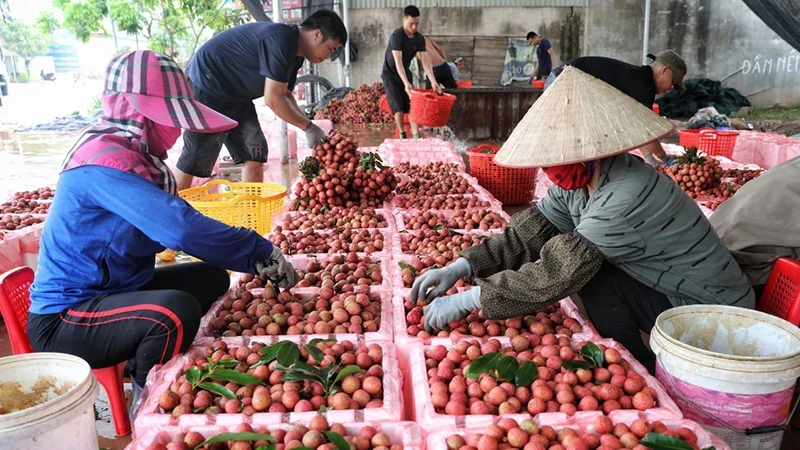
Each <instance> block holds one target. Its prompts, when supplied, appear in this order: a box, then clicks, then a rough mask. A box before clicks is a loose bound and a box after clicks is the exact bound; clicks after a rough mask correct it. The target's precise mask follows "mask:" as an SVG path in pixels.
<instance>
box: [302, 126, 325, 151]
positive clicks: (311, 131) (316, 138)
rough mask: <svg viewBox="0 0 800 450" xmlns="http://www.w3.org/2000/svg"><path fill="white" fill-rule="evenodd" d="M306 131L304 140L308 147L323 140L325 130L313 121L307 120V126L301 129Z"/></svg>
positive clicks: (314, 145)
mask: <svg viewBox="0 0 800 450" xmlns="http://www.w3.org/2000/svg"><path fill="white" fill-rule="evenodd" d="M303 131H304V132H305V133H306V142H308V148H312V149H313V148H314V147H316V146H317V145H320V144H322V143H324V142H325V132H324V131H322V128H320V127H318V126H316V125H315V124H314V122H308V126H307V127H306V128H305V129H304V130H303Z"/></svg>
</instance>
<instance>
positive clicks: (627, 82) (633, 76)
mask: <svg viewBox="0 0 800 450" xmlns="http://www.w3.org/2000/svg"><path fill="white" fill-rule="evenodd" d="M647 56H648V57H650V59H652V60H653V62H651V63H650V64H648V65H645V66H635V65H633V64H628V63H626V62H623V61H619V60H616V59H612V58H605V57H602V56H583V57H580V58H576V59H573V60H572V61H570V62H568V63H566V64H565V65H564V66H561V67H558V68H556V69H554V70H553V72H552V73H551V74H550V76H549V77H547V81H546V82H545V85H544V88H545V90H547V88H548V87H550V85H551V84H552V83H553V81H555V79H556V77H558V75H560V74H561V72H562V71H563V70H564V67H565V66H572V67H575V68H576V69H580V70H582V71H583V72H585V73H588V74H589V75H591V76H593V77H595V78H599V79H601V80H603V81H605V82H606V83H608V84H610V85H611V86H614V87H615V88H617V89H618V90H619V91H621V92H622V93H623V94H625V95H627V96H628V97H631V98H633V99H634V100H636V101H637V102H639V103H641V104H642V105H644V106H646V107H647V108H652V106H653V103H655V101H656V95H662V94H664V93H666V92H667V91H669V90H670V89H673V88H676V89H680V90H683V89H684V87H683V78H684V77H685V76H686V63H685V62H684V61H683V58H681V56H680V55H678V54H677V53H676V52H675V51H673V50H664V51H663V52H661V53H659V54H658V55H657V56H656V55H652V54H650V55H647ZM640 150H641V151H642V154H643V155H644V156H645V159H646V160H647V162H648V163H649V164H651V165H654V164H655V163H657V161H656V160H655V157H657V158H658V159H660V160H661V161H663V162H664V163H667V164H670V163H671V162H672V160H673V159H674V157H671V156H670V155H667V154H666V152H664V149H663V148H662V147H661V143H660V142H658V141H656V142H653V143H651V144H648V145H646V146H645V147H642V148H641V149H640ZM654 156H655V157H654Z"/></svg>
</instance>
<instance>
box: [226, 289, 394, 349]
mask: <svg viewBox="0 0 800 450" xmlns="http://www.w3.org/2000/svg"><path fill="white" fill-rule="evenodd" d="M345 281H346V280H345ZM345 287H349V290H348V291H345V290H344V288H345ZM353 287H354V285H352V284H349V285H345V286H343V287H340V289H339V291H340V292H339V293H338V294H337V293H334V287H333V286H328V285H326V286H324V287H323V288H321V289H320V290H319V292H318V293H316V294H311V295H310V298H304V297H302V296H296V295H294V294H292V293H291V292H289V291H283V292H281V293H280V294H276V293H275V289H274V288H273V287H272V285H271V284H268V285H267V286H266V287H265V288H264V290H263V292H261V293H256V294H254V293H253V292H251V291H247V290H246V291H244V292H242V294H241V296H240V297H239V298H236V299H226V300H224V301H223V302H222V305H221V306H220V308H219V310H217V312H216V317H215V318H214V319H213V320H212V321H211V331H212V334H213V335H215V336H222V337H232V336H267V335H269V336H278V335H299V334H329V333H357V334H360V333H364V332H374V331H378V329H379V328H380V326H381V298H380V296H379V295H377V294H370V292H369V285H363V284H362V285H360V286H359V288H360V289H359V292H358V293H356V292H354V290H353Z"/></svg>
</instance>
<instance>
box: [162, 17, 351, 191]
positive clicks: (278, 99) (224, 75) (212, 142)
mask: <svg viewBox="0 0 800 450" xmlns="http://www.w3.org/2000/svg"><path fill="white" fill-rule="evenodd" d="M345 44H347V29H346V28H345V26H344V23H342V19H340V18H339V16H337V15H336V13H334V12H332V11H328V10H320V11H317V12H315V13H314V14H312V15H310V16H309V17H308V18H307V19H306V20H304V21H303V23H301V24H300V26H299V27H298V26H297V25H287V24H281V23H271V22H270V23H267V22H258V23H246V24H244V25H239V26H237V27H234V28H231V29H229V30H225V31H223V32H222V33H220V34H218V35H216V36H214V37H213V38H211V40H210V41H208V42H206V43H205V44H203V46H202V47H200V49H199V50H197V53H195V54H194V56H193V57H192V60H191V61H190V62H189V66H188V67H187V68H186V73H187V74H188V76H189V81H190V83H191V85H192V89H193V90H194V98H195V100H197V101H199V102H200V103H202V104H204V105H206V106H208V107H210V108H211V109H213V110H214V111H217V112H220V113H222V114H225V115H227V116H229V117H231V118H232V119H234V120H236V121H238V122H239V125H238V126H237V127H235V128H234V129H232V130H228V131H222V132H218V133H195V132H192V131H188V130H187V132H186V133H184V135H183V140H184V146H183V152H181V156H180V158H179V159H178V163H177V168H178V170H177V171H176V177H177V179H178V190H184V189H187V188H189V187H190V186H191V184H192V180H193V178H194V177H201V178H208V177H210V176H211V171H212V170H213V168H214V163H215V162H216V161H217V158H218V157H219V151H220V150H221V149H222V144H223V143H225V145H226V147H227V148H228V151H229V152H230V154H231V156H232V157H233V162H234V163H235V164H244V166H243V167H242V181H244V182H255V183H260V182H261V181H263V180H264V163H265V162H266V161H267V140H266V138H265V137H264V132H263V131H262V130H261V123H260V122H259V121H258V115H257V114H256V108H255V106H254V105H253V100H255V99H257V98H260V97H264V103H265V104H266V105H267V106H268V107H269V108H270V109H271V110H272V112H274V113H275V115H276V116H278V118H279V119H281V120H284V121H286V122H287V123H289V124H292V125H294V126H296V127H297V128H299V129H301V130H303V131H305V133H306V139H307V141H308V146H309V147H310V148H314V147H315V146H316V145H317V144H320V143H322V141H324V140H325V133H324V132H323V131H322V129H320V128H319V127H318V126H316V125H314V123H313V122H311V121H310V120H308V118H306V116H305V114H304V113H303V112H302V111H301V110H300V108H299V107H298V106H297V101H295V98H294V95H293V94H292V91H293V90H294V85H295V82H296V81H297V71H298V70H300V68H301V67H302V66H303V63H304V62H305V60H306V59H307V60H308V61H309V62H311V63H312V64H319V63H321V62H323V61H325V60H326V59H328V57H330V56H331V54H332V53H333V52H334V51H336V50H337V49H339V48H340V47H341V46H342V45H345Z"/></svg>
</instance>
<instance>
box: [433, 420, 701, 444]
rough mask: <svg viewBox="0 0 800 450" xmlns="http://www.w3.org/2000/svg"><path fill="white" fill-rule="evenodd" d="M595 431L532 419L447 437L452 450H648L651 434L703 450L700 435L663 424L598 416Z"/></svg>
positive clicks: (594, 424) (507, 422)
mask: <svg viewBox="0 0 800 450" xmlns="http://www.w3.org/2000/svg"><path fill="white" fill-rule="evenodd" d="M593 429H594V430H593V431H590V430H586V431H584V432H582V433H581V432H579V431H576V430H574V429H572V428H568V427H565V428H561V429H559V430H556V429H555V428H553V427H551V426H547V425H545V426H539V425H538V424H537V423H536V422H535V421H533V420H531V419H526V420H522V421H520V422H519V423H517V422H516V421H515V420H513V419H510V418H504V419H500V421H498V422H497V423H496V424H492V425H489V426H488V427H487V428H486V430H485V432H483V433H466V434H465V435H466V436H463V435H461V434H453V435H450V436H449V437H447V439H446V443H447V448H448V450H498V449H501V448H519V449H524V450H547V449H556V448H557V449H563V450H590V449H598V450H614V449H621V448H624V449H633V450H648V449H649V447H646V446H645V445H643V444H642V443H640V439H645V438H646V437H647V435H648V433H659V434H663V435H666V436H670V437H674V438H677V439H680V440H682V441H683V442H684V443H686V444H687V445H688V446H689V447H691V448H692V449H695V450H699V449H698V446H697V435H695V433H694V432H693V431H692V430H691V429H689V428H686V427H681V428H678V429H677V430H674V431H673V430H669V429H667V427H666V425H664V423H663V422H660V421H655V422H653V423H650V422H648V421H646V420H644V419H636V420H635V421H634V422H632V423H631V425H630V426H628V425H626V424H624V423H617V424H614V423H613V422H612V421H611V419H609V418H608V417H607V416H598V417H597V418H596V419H595V420H594V423H593Z"/></svg>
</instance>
